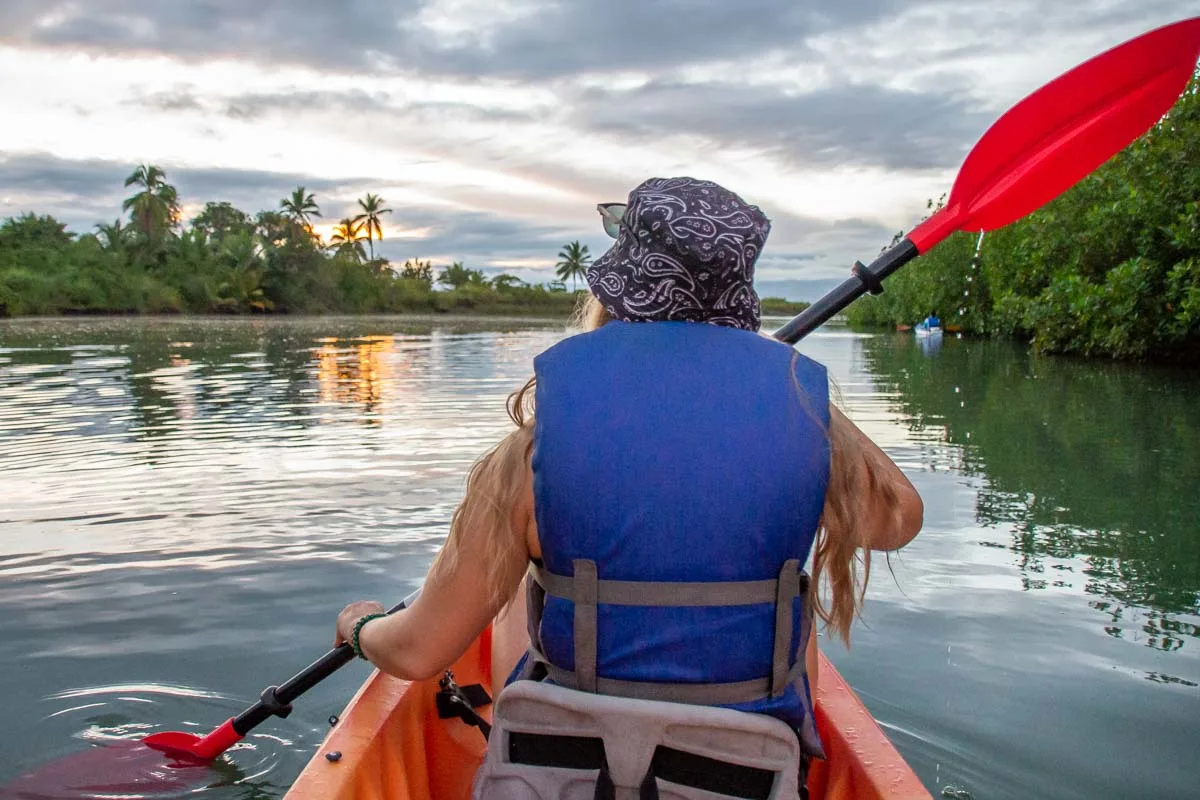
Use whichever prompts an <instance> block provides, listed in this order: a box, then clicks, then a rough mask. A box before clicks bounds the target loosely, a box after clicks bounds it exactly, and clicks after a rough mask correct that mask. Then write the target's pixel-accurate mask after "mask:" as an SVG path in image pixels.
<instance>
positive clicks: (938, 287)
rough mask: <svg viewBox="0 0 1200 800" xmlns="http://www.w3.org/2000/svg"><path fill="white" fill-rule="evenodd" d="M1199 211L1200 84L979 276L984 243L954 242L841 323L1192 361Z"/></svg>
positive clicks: (994, 242)
mask: <svg viewBox="0 0 1200 800" xmlns="http://www.w3.org/2000/svg"><path fill="white" fill-rule="evenodd" d="M1198 198H1200V73H1198V74H1197V75H1196V76H1194V77H1193V79H1192V82H1191V84H1190V85H1189V87H1188V90H1187V92H1185V93H1184V95H1183V97H1182V98H1180V100H1179V102H1178V103H1176V105H1175V106H1174V108H1173V109H1172V110H1171V111H1170V113H1169V114H1167V115H1166V116H1165V117H1164V118H1163V119H1162V120H1161V121H1159V123H1158V124H1157V125H1155V126H1154V128H1152V129H1151V130H1150V131H1149V132H1148V133H1146V134H1145V135H1144V136H1142V137H1141V138H1139V139H1138V140H1137V141H1135V142H1134V143H1133V144H1131V145H1130V146H1129V147H1127V148H1126V149H1125V150H1123V151H1121V152H1120V153H1118V154H1117V155H1116V156H1114V157H1113V158H1112V159H1110V160H1109V161H1108V162H1107V163H1106V164H1104V165H1103V166H1101V167H1100V168H1099V169H1097V170H1096V171H1095V172H1094V173H1092V174H1091V175H1090V176H1088V177H1087V178H1085V179H1084V180H1083V181H1081V182H1080V183H1079V184H1078V185H1077V186H1075V187H1074V188H1073V189H1071V190H1070V191H1068V192H1066V193H1065V194H1063V195H1062V196H1061V197H1059V198H1058V199H1056V200H1055V201H1053V202H1052V203H1050V204H1048V205H1047V206H1045V207H1044V208H1042V209H1040V210H1038V211H1035V212H1034V213H1033V214H1031V215H1029V216H1028V217H1026V218H1024V219H1022V220H1020V221H1018V222H1016V223H1014V224H1012V225H1010V226H1008V227H1007V228H1004V229H1002V230H999V231H994V232H991V233H988V234H987V235H986V236H985V237H984V240H983V246H982V251H981V262H980V263H979V264H978V265H974V264H973V263H972V257H971V256H972V253H973V249H974V246H975V242H976V239H977V234H969V233H957V234H954V235H953V236H951V237H949V238H948V239H947V240H946V241H944V242H943V243H942V244H940V245H938V246H937V247H935V248H934V249H933V250H931V251H930V252H929V253H926V254H925V255H923V256H921V257H920V258H918V259H917V260H916V261H914V262H913V263H912V264H910V265H909V266H907V267H905V268H904V269H903V270H902V271H900V272H899V273H897V274H896V275H895V276H893V277H892V278H889V279H888V281H887V284H886V291H885V292H884V294H882V295H880V296H878V297H870V298H864V299H862V300H859V301H858V302H856V303H855V304H853V305H852V306H851V307H850V308H849V309H848V310H847V318H848V319H849V321H850V322H851V324H856V325H864V326H889V327H890V326H894V325H902V324H912V323H914V322H917V321H918V320H920V319H922V318H923V317H924V316H925V315H926V314H928V313H929V311H930V310H937V311H938V313H939V314H940V315H941V317H942V319H943V320H944V322H945V324H946V325H947V326H949V327H957V328H961V329H962V330H963V331H964V332H966V333H972V334H981V335H1000V336H1007V337H1012V338H1017V339H1021V340H1025V341H1029V342H1031V343H1032V344H1033V346H1034V347H1035V349H1037V350H1039V351H1044V352H1060V353H1074V354H1079V355H1087V356H1106V357H1112V358H1121V359H1156V360H1175V361H1195V360H1196V358H1197V356H1198V355H1200V266H1198V265H1200V207H1198ZM932 207H933V204H931V208H932Z"/></svg>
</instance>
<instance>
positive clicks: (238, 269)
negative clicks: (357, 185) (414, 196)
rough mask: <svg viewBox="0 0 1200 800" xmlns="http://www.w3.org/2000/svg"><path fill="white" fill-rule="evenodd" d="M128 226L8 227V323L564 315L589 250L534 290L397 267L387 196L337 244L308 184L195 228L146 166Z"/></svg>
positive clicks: (0, 297)
mask: <svg viewBox="0 0 1200 800" xmlns="http://www.w3.org/2000/svg"><path fill="white" fill-rule="evenodd" d="M125 186H126V187H128V188H130V189H132V190H133V193H132V194H131V195H130V196H129V197H128V198H127V199H126V200H125V201H124V203H123V204H122V211H123V212H124V213H125V214H126V215H128V216H127V218H126V219H122V218H118V219H116V220H114V221H113V222H112V223H102V224H99V225H96V226H95V228H94V229H93V230H92V231H90V232H87V233H84V234H76V233H73V232H71V231H69V230H68V229H67V226H66V225H65V224H63V223H62V222H60V221H59V220H57V219H55V218H54V217H52V216H48V215H38V214H34V213H32V212H30V213H26V214H22V215H20V216H15V217H10V218H8V219H6V220H4V221H3V222H0V315H3V316H21V315H33V314H40V315H46V314H64V313H65V314H70V313H192V314H209V313H255V312H258V313H266V312H277V313H388V312H445V311H468V312H469V311H481V312H494V313H522V314H523V313H536V314H554V315H565V314H567V313H569V312H570V310H571V309H572V308H573V306H574V304H575V302H576V297H575V295H574V293H573V292H569V291H568V290H567V288H566V283H565V281H567V280H571V281H572V282H577V280H578V278H579V277H581V276H582V274H583V270H584V269H586V265H587V261H588V258H587V248H586V246H581V245H579V243H578V242H572V243H571V244H569V245H567V246H566V247H564V250H563V253H561V254H560V261H559V263H558V265H557V270H556V271H557V274H558V275H559V279H558V280H554V281H550V282H548V283H546V284H531V283H528V282H526V281H523V280H521V279H520V278H518V277H517V276H515V275H510V274H499V275H495V276H489V275H487V274H486V273H485V272H484V271H483V270H479V269H472V268H469V267H467V266H465V265H464V264H463V263H462V262H455V263H453V264H450V265H448V266H442V267H435V266H434V265H433V264H432V263H431V262H430V261H428V260H422V259H419V258H413V259H409V260H407V261H405V262H404V263H403V264H401V265H395V264H392V263H391V262H390V261H389V260H388V259H386V258H383V257H381V256H379V255H378V254H377V253H376V252H375V242H376V241H378V240H381V239H382V238H383V218H384V217H385V215H387V214H390V213H392V210H391V209H390V208H387V207H385V202H384V200H383V198H381V197H380V196H379V195H376V194H370V193H369V194H367V195H366V196H365V197H363V198H362V199H360V200H359V201H358V206H357V209H356V211H357V213H355V214H353V215H351V216H347V217H345V218H343V219H341V220H340V221H339V222H338V223H337V224H336V225H335V226H334V227H333V231H332V235H331V236H330V237H329V239H328V241H325V240H324V239H323V238H322V236H321V235H320V234H319V233H317V232H316V231H315V230H314V227H313V226H314V223H315V222H316V220H318V219H320V218H321V216H322V212H321V208H320V206H319V205H318V203H317V201H316V198H315V197H314V195H313V194H312V193H311V192H309V191H307V190H306V189H305V187H303V186H299V187H297V188H296V189H295V191H293V192H292V193H291V195H290V196H289V197H285V198H283V199H281V200H280V202H279V206H278V207H277V208H275V209H271V210H266V211H259V212H258V213H256V214H253V215H252V214H249V213H247V212H245V211H243V210H241V209H239V208H237V207H235V206H233V205H232V204H230V203H228V202H210V203H207V204H206V205H205V206H204V208H203V210H201V211H200V213H199V214H197V215H196V216H195V217H194V218H193V219H191V220H190V221H189V222H188V223H187V224H186V225H185V224H183V222H182V206H181V203H180V200H179V194H178V191H177V189H176V188H175V187H174V186H173V185H171V184H170V183H169V182H168V181H167V175H166V173H165V172H164V170H163V169H161V168H160V167H158V166H155V165H152V164H143V165H141V166H138V167H137V168H136V169H135V170H134V171H133V172H132V173H131V174H130V175H129V177H128V178H126V180H125Z"/></svg>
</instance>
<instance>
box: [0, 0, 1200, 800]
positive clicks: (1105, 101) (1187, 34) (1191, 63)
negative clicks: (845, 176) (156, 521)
mask: <svg viewBox="0 0 1200 800" xmlns="http://www.w3.org/2000/svg"><path fill="white" fill-rule="evenodd" d="M1198 56H1200V17H1196V18H1193V19H1189V20H1184V21H1182V22H1178V23H1175V24H1173V25H1168V26H1165V27H1162V28H1159V29H1157V30H1154V31H1151V32H1149V33H1147V34H1144V35H1142V36H1139V37H1138V38H1136V39H1132V40H1130V41H1128V42H1126V43H1125V44H1122V45H1119V46H1117V47H1115V48H1113V49H1111V50H1108V51H1106V52H1105V53H1102V54H1101V55H1099V56H1097V57H1095V58H1093V59H1091V60H1089V61H1086V62H1084V63H1083V64H1081V65H1079V66H1078V67H1075V68H1074V69H1073V70H1071V71H1070V72H1067V73H1064V74H1063V75H1061V76H1060V77H1058V78H1056V79H1055V80H1054V81H1052V82H1050V83H1049V84H1047V85H1046V86H1043V87H1042V88H1041V89H1038V90H1037V91H1036V92H1034V93H1033V94H1031V95H1029V96H1028V97H1026V98H1025V99H1024V100H1022V101H1021V102H1020V103H1018V104H1017V105H1016V106H1014V107H1013V108H1012V109H1011V110H1009V111H1008V112H1007V113H1005V114H1004V116H1002V117H1000V119H999V120H997V121H996V123H995V124H993V125H992V127H991V128H989V129H988V131H987V133H985V134H984V135H983V138H981V139H980V140H979V142H978V143H977V144H976V145H975V147H974V148H973V149H972V150H971V152H970V154H969V155H968V156H967V158H966V161H964V163H963V166H962V168H961V169H960V171H959V175H958V178H957V180H956V181H955V183H954V188H953V190H952V192H951V194H950V199H949V202H948V203H947V205H946V206H945V207H944V208H942V209H940V210H939V211H937V212H936V213H935V214H933V215H932V216H931V217H930V218H929V219H927V220H925V221H924V222H923V223H921V224H920V225H918V226H917V227H916V228H915V229H914V230H913V231H912V232H911V233H909V235H908V236H907V237H905V238H904V240H902V241H901V242H900V243H899V244H897V245H895V246H893V247H892V248H890V249H889V250H887V251H886V252H884V253H883V255H881V256H880V257H879V258H877V259H876V260H875V261H874V262H872V263H871V265H870V266H869V267H866V266H863V265H862V264H855V266H854V268H853V270H852V273H853V276H854V277H852V278H850V279H849V280H847V281H845V282H844V283H843V284H842V285H840V286H839V287H838V288H836V289H835V290H834V291H832V292H830V293H829V294H828V295H826V296H825V297H823V298H822V299H821V300H819V301H817V302H816V303H814V304H813V305H812V306H810V307H809V308H808V309H806V310H805V311H804V312H803V313H801V314H800V315H799V316H797V317H796V318H795V319H793V320H791V321H790V322H788V323H787V324H786V325H784V326H783V327H782V328H780V329H779V330H778V331H777V332H776V333H775V337H776V338H778V339H781V340H783V341H785V342H790V343H795V342H797V341H799V340H800V339H801V338H802V337H803V336H805V335H807V334H808V333H810V332H812V331H813V330H814V329H816V328H817V327H819V326H820V325H821V324H823V323H824V322H825V321H826V320H828V319H829V318H830V317H832V316H833V315H834V314H836V313H837V312H839V311H841V310H842V309H843V308H845V307H846V306H847V305H849V304H850V303H851V302H852V301H853V300H855V299H856V298H858V297H860V296H861V295H863V294H864V293H866V292H872V293H875V294H878V293H879V292H880V291H882V287H881V286H880V282H881V281H882V280H883V279H884V278H886V277H887V276H888V275H890V274H892V273H893V272H895V271H896V270H897V269H899V268H900V267H901V266H903V265H904V264H906V263H907V262H909V261H911V260H912V259H914V258H916V257H917V256H918V255H920V254H921V253H923V252H926V251H928V250H929V249H930V248H932V247H933V246H934V245H936V244H938V243H939V242H941V241H942V240H944V239H945V238H946V237H947V236H949V235H950V234H951V233H953V232H955V231H957V230H993V229H995V228H999V227H1002V226H1004V225H1007V224H1009V223H1010V222H1013V221H1014V220H1016V219H1018V218H1020V217H1022V216H1025V215H1026V214H1029V213H1031V212H1033V211H1035V210H1037V209H1038V208H1039V207H1041V206H1042V205H1044V204H1045V203H1047V202H1049V201H1050V200H1053V199H1054V198H1055V197H1057V196H1058V195H1059V194H1061V193H1062V192H1064V191H1066V190H1067V189H1069V188H1070V187H1071V186H1073V185H1074V184H1075V183H1077V182H1078V181H1079V180H1081V179H1082V178H1083V177H1084V176H1086V175H1087V174H1088V173H1089V172H1091V171H1092V170H1093V169H1095V168H1096V167H1098V166H1099V165H1100V164H1102V163H1103V162H1104V161H1106V160H1108V159H1109V158H1110V157H1112V156H1113V155H1115V154H1116V153H1117V152H1118V151H1119V150H1121V149H1122V148H1123V147H1125V146H1126V145H1128V144H1129V143H1130V142H1132V141H1133V140H1134V139H1136V138H1137V137H1138V136H1140V135H1141V134H1142V133H1144V132H1145V131H1146V130H1148V129H1149V128H1150V127H1151V126H1152V125H1153V124H1154V123H1155V122H1156V121H1157V120H1158V119H1159V118H1160V117H1162V115H1163V114H1165V113H1166V112H1167V110H1168V109H1169V108H1170V107H1171V105H1172V104H1173V103H1174V102H1175V99H1176V98H1177V97H1178V96H1179V95H1180V93H1181V92H1182V91H1183V89H1184V87H1185V86H1186V84H1187V81H1188V79H1189V78H1190V77H1191V75H1192V71H1193V69H1194V68H1195V65H1196V59H1197V57H1198ZM412 599H413V598H412V597H410V598H408V599H407V600H405V602H403V603H401V604H399V605H398V606H396V608H394V609H392V611H396V610H399V609H401V608H404V607H405V606H406V605H408V603H409V602H411V601H412ZM389 613H390V612H389ZM353 658H354V654H353V651H352V650H351V648H350V645H348V644H342V645H340V646H338V647H336V648H334V649H333V650H331V651H329V652H328V653H326V654H325V655H324V656H322V657H321V658H320V659H318V660H317V661H315V662H313V663H312V664H311V665H310V666H309V667H307V668H306V669H304V670H303V671H302V672H300V673H299V674H297V675H296V676H294V677H293V678H291V679H290V680H288V681H287V682H285V683H284V684H283V685H281V686H278V687H275V686H272V687H268V688H267V689H266V690H264V691H263V694H262V698H261V699H260V700H259V701H258V702H257V703H255V704H254V705H253V706H251V707H250V708H248V709H246V710H245V711H244V712H242V714H240V715H239V716H237V717H233V718H230V719H229V720H227V721H226V722H225V723H224V724H222V725H221V726H220V727H219V728H217V729H216V730H214V731H213V732H212V733H209V734H208V735H207V736H203V737H201V736H196V735H195V734H190V733H179V732H164V733H156V734H153V735H151V736H148V737H146V739H144V740H143V744H145V745H146V746H147V749H143V750H142V751H141V752H142V753H146V752H148V751H158V752H159V753H161V754H166V755H167V756H168V757H170V758H173V759H175V760H176V761H177V762H182V763H183V764H189V763H190V764H203V763H207V762H210V761H212V760H213V759H215V758H216V757H217V756H219V755H220V754H221V753H223V752H224V751H225V750H227V749H228V748H229V747H231V746H232V745H233V744H235V743H236V742H237V741H239V740H240V739H241V738H242V737H243V736H245V735H246V734H247V733H248V732H249V731H250V730H251V729H252V728H254V727H255V726H257V725H259V724H261V723H262V722H264V721H265V720H267V719H269V718H270V717H272V716H276V715H277V716H280V717H286V716H287V715H288V714H289V713H291V702H292V701H293V700H295V699H296V698H297V697H299V696H300V695H302V694H303V693H304V692H306V691H308V690H309V689H311V688H312V687H313V686H315V685H316V684H317V683H319V682H320V681H321V680H323V679H324V678H326V677H328V676H329V675H331V674H333V673H334V672H335V671H337V670H338V669H339V668H340V667H342V666H344V665H345V664H347V663H349V662H350V661H351V660H353ZM129 746H130V743H129V742H127V741H126V742H123V743H122V745H121V746H120V747H114V748H105V750H109V749H111V750H113V752H115V753H126V754H127V753H128V749H129ZM160 757H161V756H160ZM55 766H56V765H47V766H46V767H45V768H43V769H42V770H41V771H40V772H39V773H36V774H34V775H30V776H23V778H22V783H21V787H22V788H25V787H29V788H30V789H32V788H33V787H34V786H36V785H40V784H38V783H37V778H38V776H41V775H45V776H47V777H46V781H47V783H50V784H51V785H53V782H54V774H53V773H54V770H55ZM91 788H92V789H95V788H96V787H94V786H93V787H91ZM142 788H143V790H144V789H145V788H146V787H144V786H143V787H142ZM3 792H4V789H3V788H0V796H2V795H3Z"/></svg>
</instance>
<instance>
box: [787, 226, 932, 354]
mask: <svg viewBox="0 0 1200 800" xmlns="http://www.w3.org/2000/svg"><path fill="white" fill-rule="evenodd" d="M919 255H920V252H919V251H918V250H917V246H916V245H915V244H913V243H912V242H911V241H910V240H909V239H907V238H905V239H902V240H901V241H900V242H899V243H898V244H895V245H893V246H892V247H889V248H888V249H887V250H885V251H884V252H883V254H881V255H880V256H879V258H877V259H875V260H874V261H872V262H871V265H870V266H869V267H864V266H863V265H862V264H861V263H856V264H855V265H854V267H853V268H852V269H851V270H850V272H851V275H852V276H853V277H850V278H848V279H846V280H845V281H844V282H842V284H841V285H839V286H838V287H837V288H836V289H834V290H833V291H832V292H830V293H829V294H827V295H825V296H824V297H822V298H821V299H820V300H818V301H817V302H815V303H813V304H812V305H811V306H809V307H808V308H806V309H804V310H803V311H801V312H800V313H799V314H797V315H796V316H795V317H793V318H792V320H791V321H790V322H788V323H787V324H786V325H784V326H783V327H782V328H780V329H779V330H777V331H775V334H774V336H775V338H776V339H778V340H780V341H781V342H787V343H788V344H795V343H796V342H798V341H800V340H801V339H803V338H804V337H805V336H807V335H808V334H810V333H812V332H813V331H815V330H816V329H817V328H819V327H821V326H822V325H824V324H825V322H826V321H828V319H829V318H830V317H832V316H833V315H834V314H836V313H838V312H839V311H841V310H842V309H844V308H845V307H846V306H848V305H850V304H851V303H853V302H854V301H855V300H857V299H858V298H860V297H862V296H863V295H864V294H866V293H867V292H870V293H871V294H881V293H882V292H883V284H882V282H883V279H884V278H886V277H887V276H889V275H891V274H892V273H893V272H895V271H896V270H898V269H900V268H901V267H903V266H904V265H905V264H907V263H908V262H909V261H912V260H913V259H914V258H916V257H917V256H919Z"/></svg>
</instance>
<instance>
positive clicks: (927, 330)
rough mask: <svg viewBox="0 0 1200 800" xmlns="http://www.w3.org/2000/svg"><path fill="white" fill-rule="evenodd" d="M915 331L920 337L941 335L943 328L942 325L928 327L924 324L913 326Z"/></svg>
mask: <svg viewBox="0 0 1200 800" xmlns="http://www.w3.org/2000/svg"><path fill="white" fill-rule="evenodd" d="M913 333H915V334H916V335H917V336H918V337H927V336H941V335H942V328H941V326H940V325H938V326H935V327H926V326H925V325H924V324H921V325H915V326H913Z"/></svg>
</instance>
